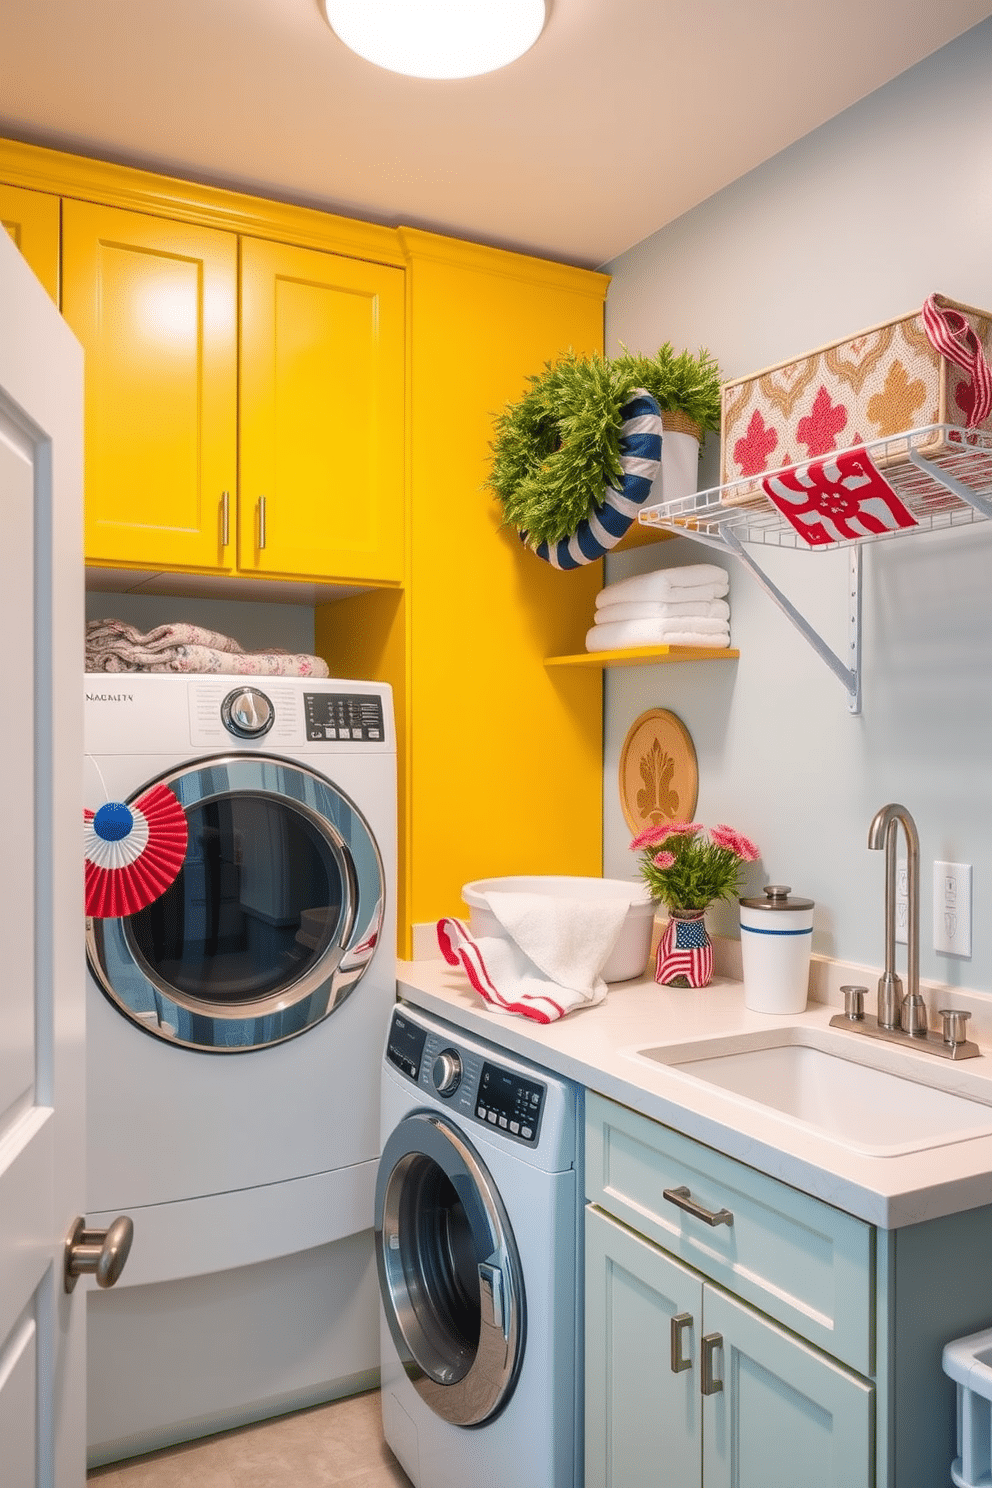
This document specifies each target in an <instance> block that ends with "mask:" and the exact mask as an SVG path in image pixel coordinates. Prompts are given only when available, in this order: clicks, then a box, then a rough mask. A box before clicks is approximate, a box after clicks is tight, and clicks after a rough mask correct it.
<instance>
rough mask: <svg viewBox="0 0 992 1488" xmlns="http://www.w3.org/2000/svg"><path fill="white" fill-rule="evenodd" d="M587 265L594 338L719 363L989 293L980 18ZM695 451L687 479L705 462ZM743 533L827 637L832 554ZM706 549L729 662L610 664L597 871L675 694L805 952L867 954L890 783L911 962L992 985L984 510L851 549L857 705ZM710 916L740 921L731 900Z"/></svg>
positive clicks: (629, 562)
mask: <svg viewBox="0 0 992 1488" xmlns="http://www.w3.org/2000/svg"><path fill="white" fill-rule="evenodd" d="M701 106H705V100H704V101H703V102H702V103H701ZM686 169H689V170H691V169H692V162H691V160H687V162H686ZM606 267H607V268H608V269H610V270H611V271H612V273H613V276H614V277H613V282H612V284H611V287H610V292H609V298H608V301H607V346H608V350H609V351H610V352H611V353H612V352H615V351H616V350H618V349H619V348H618V343H620V342H621V341H622V342H624V343H625V344H626V345H627V346H628V347H630V348H631V349H642V350H644V351H648V352H650V351H653V350H655V349H656V348H657V346H658V345H660V344H661V343H662V342H664V341H668V340H670V341H672V342H673V343H674V344H675V345H676V347H681V346H690V347H693V348H696V347H699V346H701V345H703V346H706V347H708V348H709V349H710V350H711V351H712V352H713V353H714V354H715V355H716V356H717V358H718V360H719V362H720V365H721V369H722V371H723V375H724V376H725V377H728V378H729V377H735V376H739V375H742V374H745V373H748V372H751V371H755V370H757V369H759V368H761V367H764V366H767V365H769V364H771V363H774V362H777V361H780V360H782V359H785V358H788V357H790V356H793V355H796V354H799V353H802V352H803V351H804V350H807V349H811V348H813V347H816V346H818V345H820V344H822V343H824V342H829V341H832V340H836V339H838V338H841V337H844V336H846V335H849V334H851V333H853V332H855V331H857V330H859V329H861V328H863V327H866V326H869V325H872V324H873V323H875V322H878V321H882V320H885V319H887V318H888V317H890V316H896V315H900V314H904V313H906V312H907V311H909V310H911V309H914V308H917V307H919V306H920V305H921V304H922V302H923V300H924V299H925V298H926V296H927V295H928V294H929V293H931V291H933V290H938V291H939V292H941V293H943V294H946V295H949V296H951V297H952V298H954V299H958V300H962V301H964V302H966V303H970V304H973V305H979V306H982V307H987V308H992V20H990V21H986V22H983V23H982V24H981V25H980V26H978V27H976V28H975V29H974V30H973V31H971V32H970V33H969V34H967V35H966V36H964V37H962V38H960V39H959V40H958V41H956V42H954V43H953V44H952V45H950V46H949V47H946V48H945V49H944V50H943V51H941V52H939V53H937V54H936V55H935V56H933V57H931V58H929V59H928V60H927V61H926V62H924V63H922V64H920V65H919V66H918V67H915V68H913V69H912V70H911V71H910V72H907V73H905V74H903V75H902V76H901V77H899V78H897V79H896V80H895V81H894V82H893V83H891V84H889V85H888V86H886V87H885V88H882V89H880V90H879V91H878V92H877V93H875V94H873V95H872V96H871V97H870V98H868V99H866V100H864V101H863V102H862V103H859V104H857V105H855V106H854V107H853V108H851V109H849V110H847V111H846V112H845V113H844V114H842V115H840V116H839V117H838V118H837V119H834V120H832V121H831V122H830V123H829V124H826V125H824V126H823V127H822V128H821V129H818V130H816V131H815V132H814V133H813V134H811V135H809V136H807V137H806V138H805V139H803V140H800V141H799V142H798V143H797V144H795V145H793V146H792V147H790V148H789V149H788V150H785V151H783V153H782V154H780V155H778V156H776V157H775V158H774V159H773V160H770V161H768V162H766V164H764V165H763V166H760V167H759V168H758V169H757V170H754V171H752V172H751V173H750V174H749V175H747V176H745V177H744V178H743V179H741V180H740V181H737V182H735V183H734V184H733V185H732V186H730V187H728V188H727V189H726V190H724V191H722V192H720V193H719V194H718V195H717V196H715V197H713V198H711V199H710V200H709V201H707V202H704V203H703V204H702V205H701V206H699V207H698V208H696V209H695V210H694V211H692V212H690V213H688V214H686V216H684V217H682V218H680V219H679V220H678V221H676V222H674V223H672V224H671V225H670V226H669V227H667V228H665V229H663V230H662V231H661V232H659V233H657V234H655V235H654V236H653V237H651V238H649V239H647V240H646V241H645V242H643V243H641V244H639V245H638V246H637V247H635V248H633V249H631V250H630V251H629V252H628V253H626V254H624V255H623V256H622V257H620V258H618V259H617V260H616V261H615V262H614V263H612V264H609V265H607V266H606ZM716 444H717V440H716V437H715V436H713V437H711V441H710V445H711V447H710V449H709V450H708V451H707V454H706V456H705V458H704V461H703V468H702V480H701V484H702V485H704V486H708V485H715V484H716V483H717V481H718V479H719V475H718V464H717V453H718V451H717V449H716ZM752 551H754V552H755V554H756V556H759V557H760V559H761V561H762V563H764V564H765V565H766V566H767V568H768V571H769V572H770V573H771V575H772V577H773V578H775V580H776V582H778V583H779V584H780V586H781V588H782V589H784V590H785V592H786V593H787V594H788V595H789V596H790V598H792V599H793V601H794V602H795V603H796V604H797V605H798V606H799V608H800V609H803V610H804V611H805V613H807V614H808V615H809V617H810V618H811V619H812V620H813V621H814V622H815V623H816V624H817V625H818V626H820V627H821V628H822V630H823V633H824V634H825V636H826V639H827V640H828V641H829V642H830V644H831V645H832V646H833V647H834V649H835V650H837V651H839V652H840V654H841V655H844V654H845V653H846V644H847V627H846V611H845V607H844V606H845V588H846V581H847V564H848V559H847V555H846V554H833V553H826V554H824V553H809V554H806V553H792V552H779V553H777V552H770V551H768V552H766V550H764V549H760V550H752ZM645 555H646V556H645ZM696 561H703V562H711V561H713V555H712V552H711V550H709V549H703V548H700V547H698V546H695V547H694V546H693V545H692V544H691V543H690V542H688V540H685V539H678V540H677V541H676V542H672V543H668V544H663V545H661V546H660V547H657V548H655V549H648V550H645V549H641V550H640V551H639V552H637V553H634V554H631V555H625V556H621V557H616V558H613V559H610V560H609V561H608V578H609V579H611V580H612V579H616V578H620V577H623V576H625V575H626V574H627V573H633V572H636V571H639V570H640V569H643V568H646V567H654V566H665V565H667V564H669V563H671V562H680V563H681V562H696ZM726 564H727V566H728V568H730V569H731V595H730V599H731V608H732V641H733V644H734V645H735V646H738V647H739V648H740V651H741V657H740V660H739V662H736V663H734V662H727V663H707V664H699V665H686V666H670V667H650V668H649V667H633V668H628V669H616V670H612V671H610V672H609V673H608V674H607V681H606V760H605V771H606V809H605V834H606V849H605V859H604V871H605V873H606V874H607V875H609V876H623V877H628V876H630V875H631V872H632V858H631V855H630V853H629V851H628V849H627V842H628V838H629V834H628V832H627V828H626V825H625V823H624V821H623V817H622V815H621V813H620V808H619V800H618V794H617V763H618V760H619V754H620V748H621V745H622V743H623V739H624V735H625V733H626V731H627V729H628V728H629V726H630V724H631V723H632V722H633V720H634V719H635V718H636V717H637V716H638V715H639V714H640V713H641V712H643V711H644V710H645V709H647V708H650V707H664V708H671V709H672V710H673V711H674V712H676V713H678V714H679V716H680V717H681V718H682V719H683V720H684V721H685V723H686V724H687V726H688V728H689V731H690V733H691V734H692V736H693V739H694V742H695V745H696V750H697V753H698V757H699V772H700V796H699V805H698V807H697V811H696V816H697V818H698V819H700V820H703V821H706V822H710V823H712V822H715V821H727V822H730V823H731V824H733V825H735V826H738V827H739V828H740V829H742V830H743V831H745V832H746V833H747V834H748V835H749V836H750V837H752V838H753V839H754V840H755V841H756V842H757V843H758V845H759V846H760V847H761V849H762V855H763V861H762V864H761V865H760V869H761V871H760V872H756V876H755V878H754V879H752V880H751V882H752V883H754V884H755V885H756V884H758V883H760V882H761V881H771V882H785V883H789V884H792V885H793V886H794V888H795V889H796V890H797V892H801V893H803V894H807V895H809V896H810V897H812V898H813V899H815V900H816V903H817V909H816V916H815V936H814V949H816V950H818V951H821V952H823V953H824V954H827V955H837V956H841V957H842V958H844V959H846V960H853V961H858V962H861V963H863V964H866V965H869V966H877V965H879V964H880V962H881V959H882V954H883V950H882V884H883V861H882V856H883V855H882V854H881V853H872V852H869V851H868V849H867V846H866V834H867V829H868V823H869V821H870V820H871V817H872V815H873V813H874V811H875V810H876V808H877V807H878V806H880V805H882V804H883V803H885V802H886V801H902V802H904V803H905V804H906V805H907V806H908V807H909V809H910V810H911V811H912V813H913V815H914V816H915V818H916V821H917V824H918V827H919V831H920V841H921V857H922V859H923V872H922V875H921V878H922V882H921V910H922V913H921V925H922V937H921V938H922V943H923V950H922V959H921V966H922V971H923V974H924V976H926V977H931V978H935V979H937V980H940V981H945V982H949V983H951V984H953V985H962V986H967V987H974V988H977V989H980V990H985V991H989V990H992V916H990V914H989V910H990V908H992V525H990V524H976V525H975V526H972V527H967V528H963V529H958V530H957V531H955V532H953V533H937V534H926V535H920V536H917V537H907V538H900V539H896V540H893V541H887V542H882V543H878V544H874V545H871V546H870V547H868V548H867V550H866V552H865V564H864V626H865V634H864V666H863V679H864V706H863V712H862V714H861V716H860V717H852V716H851V715H850V714H849V712H848V708H847V700H846V696H845V693H844V691H843V689H842V687H841V685H840V684H839V683H838V682H837V681H836V680H835V678H834V677H833V676H832V675H831V673H830V672H828V670H827V669H826V667H825V666H824V664H823V663H822V662H821V661H820V660H819V658H818V657H817V656H816V655H815V654H814V653H813V651H812V650H811V649H810V648H809V647H808V645H807V643H806V642H805V641H804V640H803V639H802V638H801V637H800V635H799V634H798V633H797V632H796V631H795V630H794V629H793V628H792V627H791V626H790V625H789V623H788V622H787V620H786V619H785V618H784V617H783V616H782V615H781V613H780V612H779V610H778V609H777V608H776V607H775V606H774V605H773V604H772V602H771V601H770V600H769V599H768V598H767V596H766V595H765V594H764V593H763V592H762V591H761V590H760V589H759V588H758V586H757V585H756V583H755V582H754V580H753V579H752V578H751V576H750V575H749V574H748V573H747V572H746V571H745V570H744V569H743V568H739V567H735V566H734V562H733V559H732V558H728V559H727V560H726ZM935 858H942V859H945V860H953V861H957V862H965V863H971V864H973V865H974V920H975V926H974V950H973V955H972V958H971V959H970V960H963V959H960V958H954V957H950V956H947V955H937V954H936V953H934V952H933V950H932V949H931V945H932V887H931V884H932V867H931V864H932V861H933V860H934V859H935ZM712 923H713V925H714V927H715V928H716V929H718V930H721V931H723V932H724V933H735V922H734V918H733V916H732V914H731V913H730V911H729V909H728V908H726V907H722V908H721V909H719V910H718V911H716V912H715V914H714V916H713V921H712Z"/></svg>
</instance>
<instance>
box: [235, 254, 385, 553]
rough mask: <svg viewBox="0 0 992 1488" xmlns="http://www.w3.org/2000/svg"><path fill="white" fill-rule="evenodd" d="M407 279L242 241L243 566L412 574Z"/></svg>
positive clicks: (329, 258)
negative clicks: (407, 526)
mask: <svg viewBox="0 0 992 1488" xmlns="http://www.w3.org/2000/svg"><path fill="white" fill-rule="evenodd" d="M403 280H404V275H403V271H402V270H401V269H396V268H390V267H387V266H383V265H380V264H371V263H365V262H362V261H360V260H357V259H349V258H341V257H338V256H336V255H335V254H331V253H320V252H317V251H315V250H313V249H308V248H295V247H287V246H285V245H283V244H279V243H268V242H261V241H256V240H254V239H248V238H245V239H242V245H241V503H240V519H239V528H238V553H239V566H240V568H241V569H242V570H243V571H244V570H253V571H255V572H259V573H267V574H273V575H281V576H293V577H302V578H306V577H312V578H318V577H325V578H338V579H343V580H352V581H355V580H362V579H369V580H372V581H379V582H383V581H386V582H389V581H396V582H398V581H399V580H401V579H402V577H403V494H404V493H403V475H404V444H403V397H404V367H403V336H404V332H403V314H404V304H403Z"/></svg>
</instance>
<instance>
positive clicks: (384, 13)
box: [324, 0, 545, 78]
mask: <svg viewBox="0 0 992 1488" xmlns="http://www.w3.org/2000/svg"><path fill="white" fill-rule="evenodd" d="M324 10H325V12H326V14H327V20H328V24H329V25H330V27H331V30H332V31H333V32H334V34H335V35H336V36H337V37H338V38H339V39H340V40H341V41H343V42H344V44H345V46H346V47H350V49H351V50H352V51H353V52H357V53H358V55H359V56H360V57H364V58H365V60H366V61H367V62H374V63H375V65H376V66H377V67H385V68H386V69H387V70H388V71H389V72H402V73H404V74H406V76H407V77H420V78H466V77H478V76H479V75H480V74H481V73H484V72H496V71H497V69H498V68H500V67H506V65H507V64H508V63H509V62H514V61H515V60H516V59H517V57H522V56H523V54H524V52H526V51H528V50H529V48H530V47H532V46H533V45H534V43H535V41H536V40H537V38H538V37H539V36H540V34H541V31H542V30H543V28H544V21H545V0H324Z"/></svg>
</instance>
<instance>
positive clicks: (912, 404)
mask: <svg viewBox="0 0 992 1488" xmlns="http://www.w3.org/2000/svg"><path fill="white" fill-rule="evenodd" d="M926 396H927V389H926V384H925V383H923V382H921V381H920V379H919V378H918V377H915V378H914V379H913V381H912V382H910V380H909V373H908V372H907V371H906V368H905V367H904V366H903V364H902V362H900V361H899V359H898V358H896V360H895V361H894V362H893V363H892V365H891V367H890V368H889V370H888V373H887V374H886V378H885V387H884V388H883V389H882V391H881V392H880V393H876V394H875V396H874V397H873V398H869V400H868V417H869V418H870V419H871V421H872V423H873V424H874V425H875V427H876V430H877V436H878V438H880V439H884V438H887V437H888V435H890V434H902V433H903V432H904V431H905V430H906V429H911V428H912V427H913V425H914V424H915V423H919V420H918V419H917V418H915V417H914V415H915V414H916V411H917V409H918V408H920V407H921V406H922V404H923V403H924V402H925V401H926Z"/></svg>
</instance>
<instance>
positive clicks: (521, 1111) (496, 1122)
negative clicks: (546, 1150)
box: [475, 1060, 546, 1142]
mask: <svg viewBox="0 0 992 1488" xmlns="http://www.w3.org/2000/svg"><path fill="white" fill-rule="evenodd" d="M545 1088H546V1087H545V1086H544V1085H541V1084H539V1083H538V1081H536V1080H524V1079H522V1078H521V1077H520V1076H519V1075H515V1074H511V1073H510V1071H509V1070H505V1069H501V1068H500V1066H499V1065H498V1064H490V1063H489V1062H488V1060H487V1061H486V1063H485V1064H484V1065H483V1066H482V1078H481V1080H480V1081H479V1093H478V1095H477V1096H476V1101H475V1114H476V1116H477V1117H478V1118H479V1120H480V1121H485V1122H486V1123H487V1125H489V1126H497V1127H499V1128H500V1129H501V1130H502V1131H508V1132H509V1133H510V1135H511V1136H513V1137H519V1138H520V1140H521V1141H522V1142H536V1141H537V1132H538V1128H539V1126H540V1124H541V1103H542V1101H543V1099H544V1092H545Z"/></svg>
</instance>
